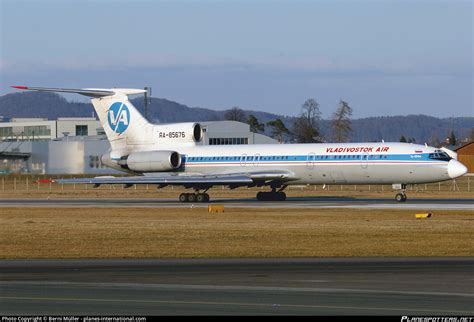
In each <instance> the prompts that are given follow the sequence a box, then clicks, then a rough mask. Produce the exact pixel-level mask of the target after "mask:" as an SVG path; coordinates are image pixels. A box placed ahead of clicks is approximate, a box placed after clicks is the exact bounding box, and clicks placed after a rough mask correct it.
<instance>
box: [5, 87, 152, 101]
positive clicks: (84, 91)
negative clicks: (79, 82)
mask: <svg viewBox="0 0 474 322" xmlns="http://www.w3.org/2000/svg"><path fill="white" fill-rule="evenodd" d="M12 88H16V89H24V90H31V91H39V92H56V93H74V94H80V95H84V96H88V97H93V98H100V97H107V96H114V95H116V94H124V95H133V94H142V93H145V92H146V90H144V89H133V88H106V89H104V88H79V89H74V88H49V87H28V86H12Z"/></svg>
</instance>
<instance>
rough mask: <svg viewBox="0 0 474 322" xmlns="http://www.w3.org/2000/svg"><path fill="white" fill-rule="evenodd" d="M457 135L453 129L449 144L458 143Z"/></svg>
mask: <svg viewBox="0 0 474 322" xmlns="http://www.w3.org/2000/svg"><path fill="white" fill-rule="evenodd" d="M456 143H457V142H456V135H454V131H451V135H450V136H449V144H450V145H452V146H455V145H456Z"/></svg>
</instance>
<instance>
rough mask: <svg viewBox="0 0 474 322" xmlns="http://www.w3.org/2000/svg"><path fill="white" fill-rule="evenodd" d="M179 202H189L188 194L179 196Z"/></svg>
mask: <svg viewBox="0 0 474 322" xmlns="http://www.w3.org/2000/svg"><path fill="white" fill-rule="evenodd" d="M179 201H180V202H188V194H187V193H182V194H180V195H179Z"/></svg>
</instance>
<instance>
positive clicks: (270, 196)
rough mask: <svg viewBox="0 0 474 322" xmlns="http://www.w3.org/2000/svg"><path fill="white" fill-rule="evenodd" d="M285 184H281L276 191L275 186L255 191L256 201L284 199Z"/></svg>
mask: <svg viewBox="0 0 474 322" xmlns="http://www.w3.org/2000/svg"><path fill="white" fill-rule="evenodd" d="M285 188H286V186H283V187H282V188H281V189H280V190H278V191H276V188H272V191H268V192H267V191H260V192H259V193H257V200H258V201H285V200H286V193H284V192H283V189H285Z"/></svg>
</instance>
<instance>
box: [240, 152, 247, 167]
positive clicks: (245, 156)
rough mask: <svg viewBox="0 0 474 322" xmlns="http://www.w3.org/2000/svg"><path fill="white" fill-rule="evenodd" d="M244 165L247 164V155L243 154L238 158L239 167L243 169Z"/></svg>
mask: <svg viewBox="0 0 474 322" xmlns="http://www.w3.org/2000/svg"><path fill="white" fill-rule="evenodd" d="M246 163H247V154H246V153H244V154H242V155H241V156H240V166H242V167H245V164H246Z"/></svg>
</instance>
